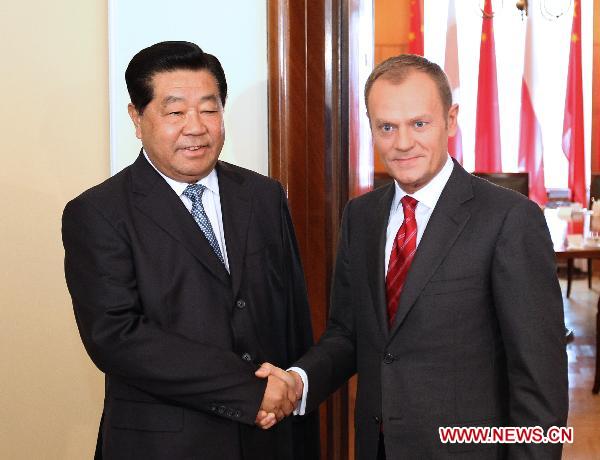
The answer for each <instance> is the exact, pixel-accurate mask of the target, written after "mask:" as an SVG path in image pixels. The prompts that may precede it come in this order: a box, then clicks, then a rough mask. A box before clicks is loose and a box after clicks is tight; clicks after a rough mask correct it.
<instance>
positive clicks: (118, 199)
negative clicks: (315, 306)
mask: <svg viewBox="0 0 600 460" xmlns="http://www.w3.org/2000/svg"><path fill="white" fill-rule="evenodd" d="M216 169H217V174H218V180H219V189H220V199H221V210H222V215H223V226H224V232H225V240H226V245H227V254H228V258H229V264H230V271H231V275H229V274H228V273H227V271H226V270H225V268H224V266H223V265H222V264H221V262H220V261H219V260H218V258H217V257H216V255H215V254H214V252H213V251H212V249H211V247H210V245H209V243H208V241H207V240H206V238H205V237H204V235H203V233H202V232H201V230H200V229H199V227H198V225H197V224H196V222H195V221H194V220H193V218H192V216H191V214H190V213H189V212H188V211H187V209H186V208H185V206H184V205H183V203H182V202H181V200H180V198H179V197H178V196H177V195H176V194H175V193H174V192H173V190H172V189H171V187H170V186H169V185H168V184H167V183H166V181H165V180H164V179H163V178H161V177H160V175H159V174H158V173H157V172H156V171H155V170H154V169H153V168H152V166H151V165H150V164H149V163H148V161H147V160H146V159H145V158H144V157H143V156H142V155H140V156H139V157H138V159H137V160H136V162H135V163H134V164H133V165H132V166H130V167H128V168H126V169H124V170H123V171H122V172H120V173H119V174H117V175H115V176H114V177H112V178H110V179H108V180H107V181H105V182H104V183H102V184H100V185H98V186H96V187H94V188H92V189H90V190H88V191H86V192H84V193H83V194H82V195H80V196H79V197H77V198H75V199H74V200H72V201H71V202H69V203H68V204H67V206H66V208H65V211H64V214H63V229H62V230H63V242H64V247H65V274H66V279H67V284H68V288H69V292H70V293H71V296H72V299H73V306H74V309H75V316H76V320H77V325H78V327H79V331H80V334H81V338H82V341H83V343H84V345H85V348H86V350H87V352H88V353H89V355H90V357H91V358H92V360H93V361H94V363H95V364H96V365H97V366H98V368H99V369H100V370H102V371H103V372H104V373H105V374H106V396H105V403H104V413H103V422H102V424H101V427H100V434H99V443H98V450H97V455H98V456H100V455H103V457H104V458H107V459H113V458H118V459H125V458H127V459H165V458H169V459H171V458H172V459H184V458H185V459H220V460H222V459H240V458H243V459H255V458H256V459H258V458H264V455H267V456H268V457H269V458H272V459H293V458H297V459H300V458H306V459H312V458H315V456H316V455H317V452H318V427H317V425H316V418H315V417H314V416H313V417H309V418H305V419H302V418H293V419H288V420H286V421H285V422H283V423H280V424H278V425H277V426H276V427H275V428H274V429H273V430H269V431H264V430H260V429H258V428H256V427H255V426H254V419H255V417H256V414H257V412H258V409H259V406H260V403H261V401H262V398H263V394H264V391H265V387H266V380H261V379H258V378H256V377H255V376H254V371H255V370H256V369H257V367H258V365H260V364H261V363H262V362H264V361H269V362H272V363H274V364H276V365H277V366H281V367H283V368H285V367H286V366H288V365H289V364H291V363H292V362H293V361H294V360H295V359H297V358H298V357H299V356H301V354H302V353H304V352H305V351H306V350H307V349H308V347H309V346H310V345H311V343H312V332H311V323H310V318H309V308H308V303H307V298H306V292H305V284H304V278H303V274H302V268H301V265H300V260H299V254H298V249H297V245H296V240H295V236H294V231H293V227H292V224H291V220H290V216H289V212H288V208H287V202H286V198H285V194H284V192H283V189H282V187H281V185H280V184H279V183H277V182H276V181H274V180H271V179H268V178H266V177H263V176H261V175H259V174H256V173H253V172H251V171H248V170H245V169H242V168H239V167H236V166H233V165H230V164H227V163H224V162H219V163H218V164H217V167H216Z"/></svg>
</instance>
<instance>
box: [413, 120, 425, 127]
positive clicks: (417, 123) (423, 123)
mask: <svg viewBox="0 0 600 460" xmlns="http://www.w3.org/2000/svg"><path fill="white" fill-rule="evenodd" d="M426 124H427V123H426V122H424V121H415V126H416V127H417V128H424V127H425V125H426Z"/></svg>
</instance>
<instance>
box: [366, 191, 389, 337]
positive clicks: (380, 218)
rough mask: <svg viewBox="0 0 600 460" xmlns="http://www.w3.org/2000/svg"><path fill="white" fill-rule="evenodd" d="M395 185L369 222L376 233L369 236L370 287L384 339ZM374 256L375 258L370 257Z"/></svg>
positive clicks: (386, 327)
mask: <svg viewBox="0 0 600 460" xmlns="http://www.w3.org/2000/svg"><path fill="white" fill-rule="evenodd" d="M394 191H395V188H394V183H393V182H392V183H391V184H390V185H387V186H386V187H385V190H382V193H381V195H380V196H379V197H378V200H377V204H376V205H375V206H374V207H373V211H374V215H373V216H372V217H371V218H370V219H368V220H367V221H368V222H369V221H370V222H373V228H374V229H376V230H375V231H373V232H371V233H370V234H369V237H368V240H367V258H366V259H367V264H368V266H369V267H368V273H369V286H370V288H371V295H372V298H373V308H374V309H375V315H376V316H377V321H378V322H379V327H380V329H381V333H382V334H383V337H386V338H387V336H388V330H389V328H388V317H387V308H386V295H385V260H384V259H385V237H386V229H387V225H388V220H389V215H390V207H391V206H392V200H393V199H394ZM369 254H374V255H375V256H374V257H369V256H368V255H369Z"/></svg>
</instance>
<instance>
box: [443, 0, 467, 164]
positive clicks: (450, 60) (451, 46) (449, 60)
mask: <svg viewBox="0 0 600 460" xmlns="http://www.w3.org/2000/svg"><path fill="white" fill-rule="evenodd" d="M444 71H445V72H446V75H448V81H449V83H450V89H452V102H454V103H455V104H456V103H458V102H459V101H460V79H459V72H458V38H457V33H456V8H455V6H454V0H450V1H449V2H448V26H447V28H446V57H445V59H444ZM448 152H449V153H450V155H451V156H453V157H454V158H455V159H456V161H458V162H459V163H460V164H462V162H463V151H462V135H461V132H460V126H458V129H457V131H456V135H455V136H452V137H449V138H448Z"/></svg>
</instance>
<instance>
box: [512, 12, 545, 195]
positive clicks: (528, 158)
mask: <svg viewBox="0 0 600 460" xmlns="http://www.w3.org/2000/svg"><path fill="white" fill-rule="evenodd" d="M536 14H537V10H536V9H535V8H529V10H528V14H527V31H526V33H525V34H526V35H525V65H524V66H523V82H522V85H521V132H520V140H519V169H520V170H521V171H527V172H528V173H529V198H531V199H532V200H533V201H535V202H536V203H538V204H539V205H543V204H544V203H546V201H547V200H548V196H547V193H546V186H545V185H544V148H543V145H542V130H541V128H540V123H539V120H538V118H537V115H536V111H539V109H540V107H541V104H540V103H541V100H540V95H539V92H538V91H537V88H539V78H540V75H538V72H537V69H538V66H537V65H536V63H537V62H536V59H535V58H536V56H535V55H534V52H535V46H536V45H537V37H536V35H535V32H534V16H536ZM536 20H537V19H536ZM536 84H537V85H536Z"/></svg>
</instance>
